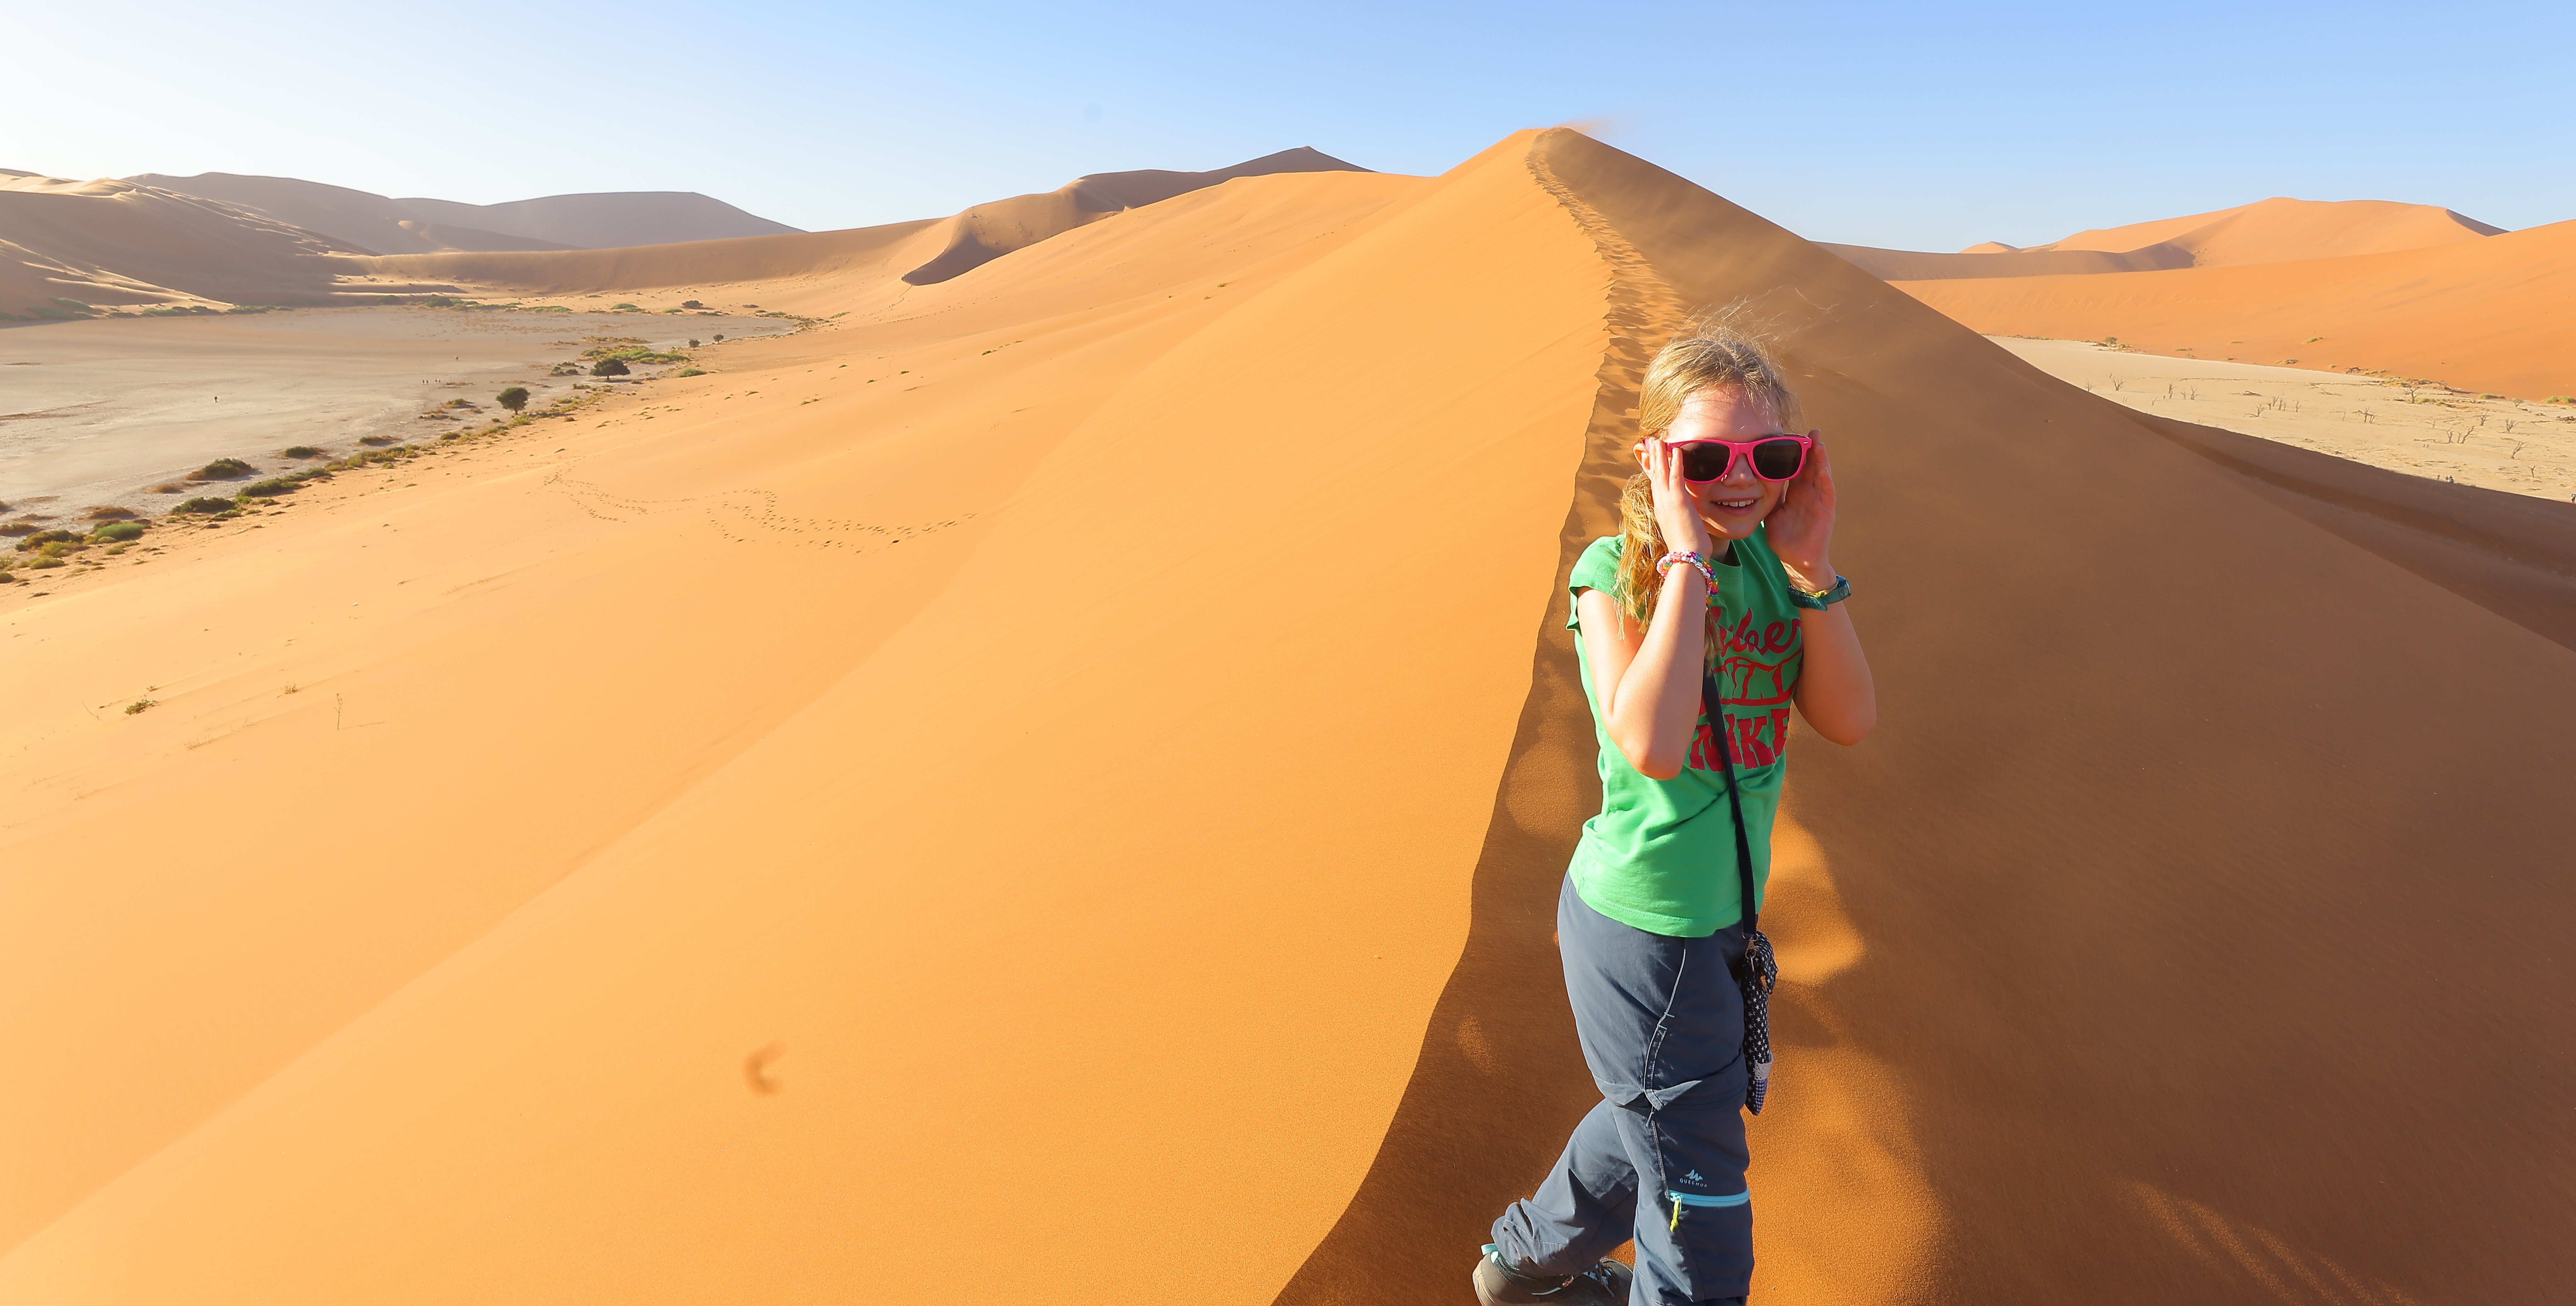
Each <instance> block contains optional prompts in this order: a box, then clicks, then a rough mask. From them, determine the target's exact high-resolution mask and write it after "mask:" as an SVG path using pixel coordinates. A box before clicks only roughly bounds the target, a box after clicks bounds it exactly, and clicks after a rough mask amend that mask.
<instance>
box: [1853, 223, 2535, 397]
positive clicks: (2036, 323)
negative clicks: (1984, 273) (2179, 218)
mask: <svg viewBox="0 0 2576 1306" xmlns="http://www.w3.org/2000/svg"><path fill="white" fill-rule="evenodd" d="M1899 288H1900V289H1902V290H1904V291H1905V292H1906V293H1907V294H1910V295H1913V296H1914V297H1915V298H1917V299H1920V300H1922V301H1923V302H1925V303H1927V304H1930V305H1931V306H1933V307H1934V308H1937V309H1939V310H1941V311H1942V312H1943V313H1946V314H1948V315H1949V316H1951V317H1953V318H1955V319H1957V320H1958V321H1960V322H1963V323H1966V324H1967V325H1969V326H1971V327H1973V328H1975V329H1976V330H1978V331H1980V332H1984V333H1988V334H1992V335H2022V336H2046V337H2052V338H2059V339H2069V340H2100V339H2103V338H2105V337H2115V338H2117V339H2118V341H2119V343H2120V344H2121V345H2123V346H2125V347H2127V348H2131V349H2141V350H2146V351H2148V352H2151V353H2159V354H2170V355H2175V356H2184V355H2189V356H2192V357H2198V358H2213V359H2237V360H2243V361H2246V362H2256V363H2291V364H2294V365H2297V366H2301V367H2321V368H2326V369H2329V370H2335V371H2343V370H2354V371H2377V372H2390V373H2394V374H2396V375H2398V376H2405V377H2417V378H2428V379H2431V380H2435V381H2440V382H2443V383H2446V384H2448V385H2451V386H2455V387H2458V388H2461V389H2464V390H2468V391H2472V392H2480V393H2485V392H2492V393H2496V394H2503V395H2510V396H2513V397H2515V398H2519V399H2546V398H2548V397H2550V396H2552V395H2576V313H2571V312H2570V311H2569V309H2570V306H2571V305H2576V222H2559V223H2552V224H2550V225H2548V226H2545V227H2529V228H2525V229H2524V230H2521V231H2513V232H2507V233H2505V234H2503V235H2499V236H2487V237H2482V238H2479V239H2477V240H2474V241H2459V242H2454V243H2452V244H2448V245H2441V246H2435V247H2431V248H2425V249H2413V250H2400V251H2395V252H2390V253H2383V254H2357V255H2350V256H2346V257H2341V258H2332V259H2312V260H2308V261H2305V262H2296V263H2264V264H2252V265H2245V266H2235V267H2210V268H2190V269H2179V270H2172V271H2160V272H2137V273H2129V274H2122V275H2111V276H2083V277H2069V276H2035V277H2013V278H1990V279H1984V280H1934V281H1904V282H1901V283H1899Z"/></svg>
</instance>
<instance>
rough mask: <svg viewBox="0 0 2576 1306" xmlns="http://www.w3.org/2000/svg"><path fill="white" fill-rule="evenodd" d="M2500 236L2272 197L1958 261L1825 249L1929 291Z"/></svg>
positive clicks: (2344, 205)
mask: <svg viewBox="0 0 2576 1306" xmlns="http://www.w3.org/2000/svg"><path fill="white" fill-rule="evenodd" d="M2502 230H2503V228H2501V227H2490V226H2488V225H2487V224H2485V223H2483V222H2479V221H2477V220H2476V219H2474V218H2465V217H2462V216H2460V215H2459V214H2457V213H2453V212H2452V211H2450V210H2449V209H2446V208H2441V207H2439V206H2437V205H2431V204H2392V203H2389V202H2387V201H2385V200H2342V201H2334V202H2321V201H2317V200H2294V199H2286V198H2279V197H2275V198H2273V199H2268V200H2264V201H2261V202H2260V203H2255V204H2246V205H2240V206H2238V207H2236V208H2232V209H2220V210H2218V211H2217V212H2214V213H2195V214H2192V215H2190V216H2188V217H2180V218H2165V219H2161V220H2159V221H2155V222H2141V223H2136V224H2133V225H2130V226H2126V227H2110V228H2103V229H2097V230H2092V231H2079V232H2077V233H2075V234H2074V235H2072V236H2068V237H2066V238H2065V239H2063V240H2056V241H2051V242H2049V243H2048V244H2045V245H2032V246H2028V247H2026V248H2020V249H2016V248H2014V247H2012V246H2010V245H2005V244H2003V243H2001V242H1998V241H1988V242H1986V243H1985V244H1982V245H1971V246H1969V247H1968V248H1967V249H1964V250H1961V251H1960V252H1958V253H1956V254H1921V253H1915V252H1912V251H1908V250H1895V249H1873V248H1870V247H1868V246H1866V245H1829V246H1827V247H1826V248H1828V249H1831V250H1832V251H1834V252H1835V253H1836V254H1839V255H1841V256H1842V257H1843V258H1845V259H1847V260H1849V261H1850V262H1851V263H1853V264H1854V265H1856V266H1858V267H1859V268H1861V269H1862V270H1864V271H1866V272H1868V273H1869V274H1870V275H1872V276H1875V277H1879V278H1881V279H1883V280H1887V281H1929V280H1936V279H1946V278H1953V277H2041V276H2076V275H2098V274H2101V273H2110V272H2148V271H2155V270H2159V269H2166V268H2193V267H2199V268H2209V267H2240V266H2243V265H2246V264H2251V263H2286V262H2293V261H2297V260H2302V259H2319V258H2340V257H2343V256H2345V255H2351V254H2385V253H2389V252H2391V251H2394V250H2406V249H2431V248H2437V247H2440V246H2446V245H2458V244H2463V243H2468V242H2472V241H2477V240H2480V239H2482V238H2484V237H2487V236H2493V235H2497V234H2499V233H2500V232H2501V231H2502Z"/></svg>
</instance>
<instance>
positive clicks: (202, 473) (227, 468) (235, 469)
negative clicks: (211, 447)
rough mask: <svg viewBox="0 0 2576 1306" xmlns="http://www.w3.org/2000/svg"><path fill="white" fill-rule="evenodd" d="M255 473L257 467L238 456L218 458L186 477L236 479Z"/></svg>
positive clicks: (257, 471)
mask: <svg viewBox="0 0 2576 1306" xmlns="http://www.w3.org/2000/svg"><path fill="white" fill-rule="evenodd" d="M257 475H259V469H258V468H256V467H253V466H251V465H250V464H249V463H246V462H243V461H242V460H241V459H239V458H218V459H216V460H214V461H213V462H210V463H208V464H206V465H205V466H203V467H200V468H198V469H197V470H195V471H193V472H190V473H188V479H189V480H192V481H238V480H240V479H241V478H243V477H245V476H257Z"/></svg>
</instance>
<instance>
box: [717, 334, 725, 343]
mask: <svg viewBox="0 0 2576 1306" xmlns="http://www.w3.org/2000/svg"><path fill="white" fill-rule="evenodd" d="M716 339H717V341H719V342H721V341H723V339H724V337H723V336H721V335H720V336H717V337H716Z"/></svg>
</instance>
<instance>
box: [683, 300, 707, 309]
mask: <svg viewBox="0 0 2576 1306" xmlns="http://www.w3.org/2000/svg"><path fill="white" fill-rule="evenodd" d="M680 307H682V308H705V307H706V305H704V304H701V303H699V302H698V301H696V300H694V299H684V300H681V301H680Z"/></svg>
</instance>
